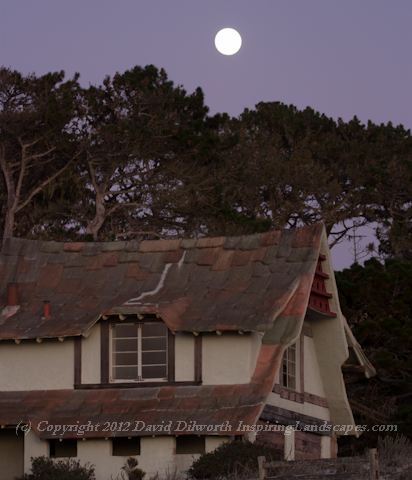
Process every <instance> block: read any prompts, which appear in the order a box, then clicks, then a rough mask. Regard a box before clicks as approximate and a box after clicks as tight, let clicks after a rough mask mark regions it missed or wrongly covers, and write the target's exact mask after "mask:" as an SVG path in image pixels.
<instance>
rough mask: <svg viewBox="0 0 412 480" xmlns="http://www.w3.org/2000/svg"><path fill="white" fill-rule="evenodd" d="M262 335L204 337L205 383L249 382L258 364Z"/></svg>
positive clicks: (203, 364)
mask: <svg viewBox="0 0 412 480" xmlns="http://www.w3.org/2000/svg"><path fill="white" fill-rule="evenodd" d="M259 344H260V336H259V335H258V334H250V335H249V334H247V335H246V334H245V335H239V334H238V333H227V334H223V335H214V334H211V335H204V336H203V345H202V353H203V361H202V368H203V372H202V374H203V383H204V384H205V385H213V384H222V383H224V384H235V383H248V382H249V381H250V377H251V375H252V373H253V370H254V368H255V364H256V358H257V352H258V345H259Z"/></svg>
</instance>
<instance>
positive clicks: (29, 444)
mask: <svg viewBox="0 0 412 480" xmlns="http://www.w3.org/2000/svg"><path fill="white" fill-rule="evenodd" d="M43 456H45V457H48V456H49V444H48V443H47V442H45V441H43V440H40V439H39V437H38V436H37V435H36V434H35V433H34V432H33V431H32V430H31V431H30V432H28V433H27V435H26V436H25V437H24V471H25V472H26V473H28V472H30V469H31V458H36V457H43Z"/></svg>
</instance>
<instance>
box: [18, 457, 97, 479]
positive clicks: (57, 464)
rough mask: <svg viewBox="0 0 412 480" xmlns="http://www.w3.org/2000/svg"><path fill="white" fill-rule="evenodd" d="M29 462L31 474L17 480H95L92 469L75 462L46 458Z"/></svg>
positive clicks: (38, 458)
mask: <svg viewBox="0 0 412 480" xmlns="http://www.w3.org/2000/svg"><path fill="white" fill-rule="evenodd" d="M31 462H32V463H31V472H30V473H26V474H25V475H24V476H23V477H21V478H20V479H19V480H96V476H95V474H94V467H93V466H91V465H84V466H82V465H80V462H79V461H77V460H73V459H68V460H58V461H55V460H52V459H50V458H47V457H36V458H32V459H31Z"/></svg>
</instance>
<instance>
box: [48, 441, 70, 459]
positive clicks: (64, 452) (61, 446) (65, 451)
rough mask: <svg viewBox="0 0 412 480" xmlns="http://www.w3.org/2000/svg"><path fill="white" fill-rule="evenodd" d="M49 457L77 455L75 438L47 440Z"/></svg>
mask: <svg viewBox="0 0 412 480" xmlns="http://www.w3.org/2000/svg"><path fill="white" fill-rule="evenodd" d="M49 453H50V458H65V457H66V458H67V457H77V440H62V441H60V440H49Z"/></svg>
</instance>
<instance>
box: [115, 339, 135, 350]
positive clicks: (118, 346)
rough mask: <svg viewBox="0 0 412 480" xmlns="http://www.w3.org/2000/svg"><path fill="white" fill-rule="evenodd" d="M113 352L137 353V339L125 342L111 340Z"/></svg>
mask: <svg viewBox="0 0 412 480" xmlns="http://www.w3.org/2000/svg"><path fill="white" fill-rule="evenodd" d="M113 351H115V352H136V351H137V339H135V338H132V339H130V340H129V339H127V340H117V339H114V340H113Z"/></svg>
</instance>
